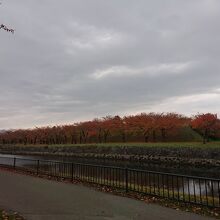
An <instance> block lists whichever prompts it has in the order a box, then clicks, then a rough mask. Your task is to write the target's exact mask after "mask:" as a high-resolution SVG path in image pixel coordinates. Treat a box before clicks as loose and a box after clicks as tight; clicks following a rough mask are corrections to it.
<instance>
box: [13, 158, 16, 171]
mask: <svg viewBox="0 0 220 220" xmlns="http://www.w3.org/2000/svg"><path fill="white" fill-rule="evenodd" d="M13 167H14V169H15V168H16V157H14V163H13Z"/></svg>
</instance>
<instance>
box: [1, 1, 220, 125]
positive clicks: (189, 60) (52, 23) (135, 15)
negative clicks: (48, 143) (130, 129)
mask: <svg viewBox="0 0 220 220" xmlns="http://www.w3.org/2000/svg"><path fill="white" fill-rule="evenodd" d="M0 12H1V14H0V21H1V22H4V23H7V24H10V26H13V27H14V28H15V30H16V31H15V34H14V35H12V34H8V33H5V32H3V31H1V32H0V36H1V38H0V39H1V40H0V48H1V49H0V77H1V80H0V94H1V95H0V102H1V108H0V123H1V125H0V127H1V128H11V127H33V126H35V125H46V124H60V123H71V122H73V121H78V120H84V119H91V118H93V117H101V116H105V115H109V114H122V115H123V114H129V113H135V112H141V111H150V110H152V109H153V110H155V111H160V110H163V109H162V108H161V103H163V105H165V106H166V109H167V110H169V109H170V110H173V109H174V110H175V109H177V110H182V113H186V114H190V112H189V109H190V107H191V109H192V113H194V112H195V111H200V112H202V111H207V110H208V111H211V112H216V111H218V112H217V113H220V111H219V110H218V106H219V104H220V103H219V101H218V100H216V99H210V100H213V101H212V102H211V103H210V102H209V107H208V106H207V105H206V104H205V102H207V100H208V99H207V97H206V98H204V103H203V102H202V100H199V101H198V100H195V103H194V104H193V103H192V102H190V101H188V104H187V102H184V103H182V104H180V102H178V101H177V102H175V100H179V99H182V98H183V99H184V97H195V96H196V95H200V94H209V95H210V96H211V95H212V94H215V92H214V91H215V90H216V89H219V88H220V74H219V70H220V68H219V58H220V47H219V39H220V36H219V35H220V30H219V20H220V13H219V12H220V2H219V1H218V0H192V1H179V0H168V1H162V0H156V1H153V0H152V1H145V0H140V1H138V2H137V1H133V0H129V1H128V0H119V1H116V0H112V1H102V0H94V1H88V0H83V1H82V0H74V1H69V0H63V1H52V0H39V1H34V0H20V1H19V3H18V1H15V0H8V1H4V2H3V5H2V6H1V7H0ZM177 64H179V65H180V67H181V64H190V65H189V67H188V68H182V69H181V70H178V71H177V70H175V68H174V70H172V68H171V67H173V66H174V67H175V65H177ZM161 67H162V70H161ZM164 67H165V68H164ZM176 68H177V67H176ZM177 69H178V68H177ZM109 70H110V71H109ZM100 71H104V72H105V71H107V72H108V74H106V75H105V76H103V77H100V78H97V77H94V74H95V73H97V72H99V73H100ZM204 97H205V96H204ZM184 105H188V107H187V108H186V107H185V106H184Z"/></svg>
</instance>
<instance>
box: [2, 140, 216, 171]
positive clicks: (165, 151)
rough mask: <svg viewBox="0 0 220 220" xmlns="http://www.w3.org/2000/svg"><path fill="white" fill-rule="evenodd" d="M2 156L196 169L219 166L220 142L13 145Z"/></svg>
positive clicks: (3, 148) (4, 147)
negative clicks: (131, 163)
mask: <svg viewBox="0 0 220 220" xmlns="http://www.w3.org/2000/svg"><path fill="white" fill-rule="evenodd" d="M0 153H2V154H13V155H32V156H57V157H76V158H87V159H102V160H116V161H130V162H142V163H152V164H161V163H162V164H169V165H180V164H181V165H188V166H191V165H193V166H195V167H201V166H202V167H219V166H220V144H219V142H214V143H210V144H209V145H203V144H202V143H188V144H187V143H175V144H174V143H170V144H169V143H165V144H164V145H162V144H160V143H155V144H148V145H144V144H127V145H126V144H114V145H113V146H111V145H108V144H103V145H101V144H88V145H65V146H62V145H60V146H49V145H44V146H33V145H32V146H24V145H23V146H22V145H19V146H18V145H17V146H11V145H1V146H0Z"/></svg>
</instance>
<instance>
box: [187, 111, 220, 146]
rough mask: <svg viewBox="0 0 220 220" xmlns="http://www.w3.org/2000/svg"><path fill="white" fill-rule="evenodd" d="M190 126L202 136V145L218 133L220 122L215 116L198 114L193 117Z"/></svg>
mask: <svg viewBox="0 0 220 220" xmlns="http://www.w3.org/2000/svg"><path fill="white" fill-rule="evenodd" d="M191 126H192V128H193V129H195V130H197V131H198V132H200V133H201V134H202V135H203V143H204V144H205V143H206V142H207V141H209V138H210V137H211V136H213V135H214V134H215V133H217V132H218V131H219V129H220V121H219V119H218V117H217V115H216V114H211V113H206V114H198V115H196V116H194V117H193V119H192V121H191Z"/></svg>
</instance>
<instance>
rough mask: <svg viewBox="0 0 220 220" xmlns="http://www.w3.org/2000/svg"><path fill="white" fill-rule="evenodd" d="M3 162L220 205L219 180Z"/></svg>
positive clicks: (3, 159) (20, 160)
mask: <svg viewBox="0 0 220 220" xmlns="http://www.w3.org/2000/svg"><path fill="white" fill-rule="evenodd" d="M0 165H1V166H8V167H11V168H14V169H21V170H24V171H30V172H35V173H36V174H45V175H49V176H54V177H60V178H68V179H71V180H80V181H85V182H89V183H95V184H100V185H104V186H110V187H115V188H119V189H122V190H125V191H126V192H129V191H134V192H138V193H144V194H146V195H152V196H158V197H162V198H167V199H172V200H176V201H181V202H185V203H191V204H198V205H203V206H208V207H215V208H219V207H220V179H213V178H204V177H196V176H186V175H177V174H171V173H162V172H154V171H146V170H138V169H129V168H123V167H114V166H102V165H92V164H82V163H71V162H61V161H49V160H36V159H23V158H19V157H15V158H12V157H0Z"/></svg>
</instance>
